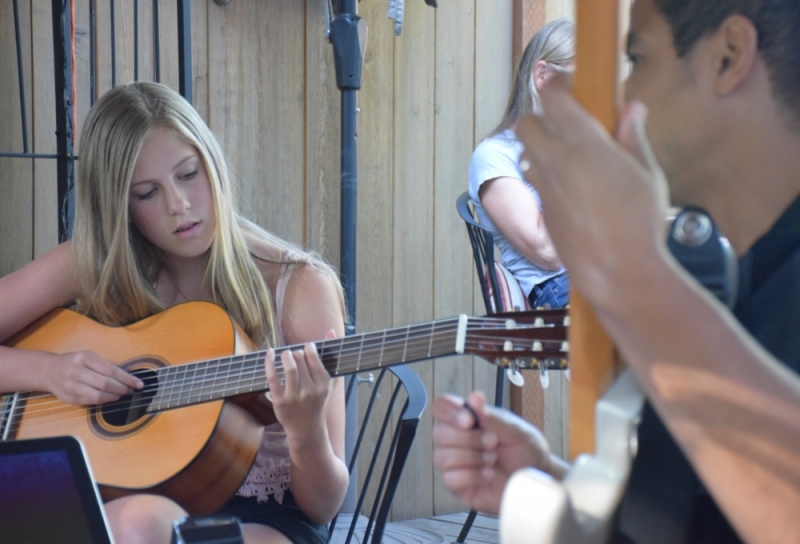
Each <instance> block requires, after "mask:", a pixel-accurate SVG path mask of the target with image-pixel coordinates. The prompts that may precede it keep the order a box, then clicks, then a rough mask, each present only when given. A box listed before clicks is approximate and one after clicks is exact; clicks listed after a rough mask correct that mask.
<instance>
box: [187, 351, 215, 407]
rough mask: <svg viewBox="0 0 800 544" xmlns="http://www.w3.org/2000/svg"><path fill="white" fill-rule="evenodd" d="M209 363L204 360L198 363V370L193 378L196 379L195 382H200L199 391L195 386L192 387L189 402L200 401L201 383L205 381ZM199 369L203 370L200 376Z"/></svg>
mask: <svg viewBox="0 0 800 544" xmlns="http://www.w3.org/2000/svg"><path fill="white" fill-rule="evenodd" d="M209 365H210V362H209V361H204V362H202V363H200V364H199V365H198V371H197V372H196V373H195V380H196V383H199V384H200V391H198V388H197V387H196V386H193V387H192V394H191V395H189V402H190V403H195V402H200V399H201V398H202V395H201V391H202V384H204V383H205V382H206V376H207V375H208V367H209ZM201 370H202V372H203V375H202V376H200V371H201Z"/></svg>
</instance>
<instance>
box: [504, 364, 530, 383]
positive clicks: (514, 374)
mask: <svg viewBox="0 0 800 544" xmlns="http://www.w3.org/2000/svg"><path fill="white" fill-rule="evenodd" d="M506 377H507V378H508V381H510V382H511V383H513V384H514V385H516V386H517V387H522V386H523V385H525V377H524V376H523V375H522V372H520V371H519V368H517V362H516V361H514V362H512V363H511V364H510V365H509V367H508V368H506Z"/></svg>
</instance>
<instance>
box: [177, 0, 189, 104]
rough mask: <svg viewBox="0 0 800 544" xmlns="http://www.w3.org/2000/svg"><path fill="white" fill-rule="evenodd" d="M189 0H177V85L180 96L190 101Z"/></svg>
mask: <svg viewBox="0 0 800 544" xmlns="http://www.w3.org/2000/svg"><path fill="white" fill-rule="evenodd" d="M189 2H190V0H178V86H179V92H180V93H181V96H183V97H184V98H185V99H186V100H187V101H188V102H189V104H191V103H192V17H191V12H190V8H189Z"/></svg>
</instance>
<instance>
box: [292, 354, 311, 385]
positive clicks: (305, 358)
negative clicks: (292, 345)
mask: <svg viewBox="0 0 800 544" xmlns="http://www.w3.org/2000/svg"><path fill="white" fill-rule="evenodd" d="M294 360H295V363H296V364H297V383H298V385H299V386H303V385H305V384H310V383H313V379H312V377H311V372H310V370H309V365H310V364H311V362H310V357H309V353H308V344H305V345H304V346H303V349H298V350H297V351H295V352H294Z"/></svg>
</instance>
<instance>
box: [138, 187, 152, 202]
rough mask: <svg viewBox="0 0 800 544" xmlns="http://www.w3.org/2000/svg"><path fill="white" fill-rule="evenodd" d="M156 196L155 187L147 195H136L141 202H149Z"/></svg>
mask: <svg viewBox="0 0 800 544" xmlns="http://www.w3.org/2000/svg"><path fill="white" fill-rule="evenodd" d="M154 194H156V188H155V187H153V188H152V189H150V190H149V191H147V192H146V193H142V194H140V195H134V196H135V197H136V198H138V199H139V200H147V199H148V198H151V197H152V196H153V195H154Z"/></svg>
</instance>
